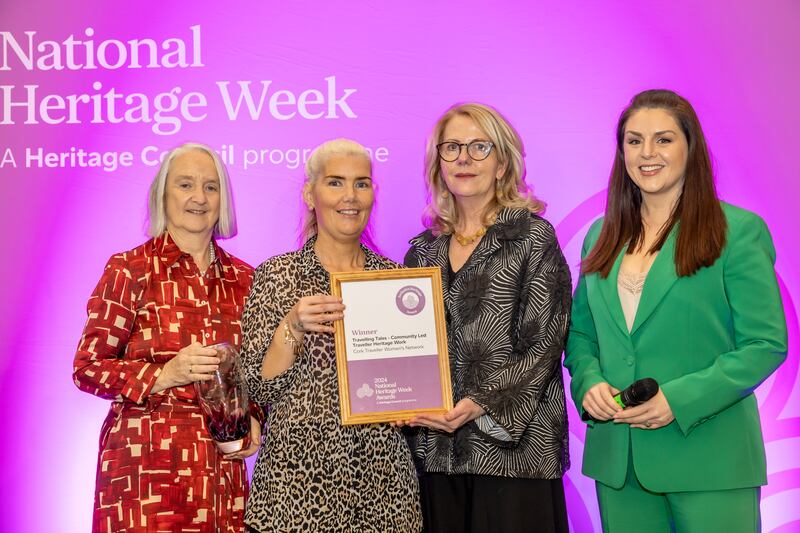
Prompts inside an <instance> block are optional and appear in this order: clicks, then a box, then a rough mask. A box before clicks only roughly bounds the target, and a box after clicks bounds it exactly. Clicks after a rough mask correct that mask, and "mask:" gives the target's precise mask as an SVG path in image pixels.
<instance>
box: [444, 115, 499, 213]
mask: <svg viewBox="0 0 800 533" xmlns="http://www.w3.org/2000/svg"><path fill="white" fill-rule="evenodd" d="M476 140H482V141H489V140H490V139H489V136H488V135H486V133H485V132H484V131H483V130H481V128H479V127H478V125H477V124H476V123H475V121H474V120H472V119H471V118H470V117H468V116H465V115H455V116H454V117H453V118H451V119H450V120H449V121H448V122H447V125H446V126H445V128H444V131H443V132H442V138H441V140H440V142H446V141H452V142H455V143H464V144H468V143H470V142H472V141H476ZM440 165H441V171H442V178H443V179H444V182H445V184H446V185H447V189H448V190H449V191H450V193H451V194H452V195H453V198H454V199H455V201H456V203H457V204H459V205H464V204H465V203H470V204H471V205H473V206H476V207H482V206H485V205H487V204H488V203H489V202H490V201H491V200H492V199H493V198H494V195H495V189H494V188H495V181H496V180H498V179H500V178H501V177H502V176H503V173H504V172H505V167H504V166H503V165H501V164H500V162H499V161H498V159H497V153H496V150H492V152H491V153H490V154H489V157H487V158H486V159H484V160H482V161H475V160H474V159H472V158H471V157H470V156H469V154H467V149H466V147H462V148H461V154H460V155H459V156H458V159H456V160H455V161H452V162H447V161H444V160H441V159H440Z"/></svg>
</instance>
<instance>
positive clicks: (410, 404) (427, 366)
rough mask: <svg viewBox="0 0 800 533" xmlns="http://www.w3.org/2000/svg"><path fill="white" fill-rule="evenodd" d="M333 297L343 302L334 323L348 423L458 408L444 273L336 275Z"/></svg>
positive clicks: (341, 396)
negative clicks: (341, 314)
mask: <svg viewBox="0 0 800 533" xmlns="http://www.w3.org/2000/svg"><path fill="white" fill-rule="evenodd" d="M331 292H332V293H333V295H334V296H339V297H340V298H342V300H343V301H344V304H345V311H344V319H343V320H337V321H336V322H335V323H334V326H335V328H336V334H335V339H336V365H337V371H338V374H339V376H338V377H339V403H340V406H341V414H342V424H344V425H350V424H370V423H374V422H392V421H395V420H407V419H409V418H411V417H412V416H414V415H417V414H420V413H437V412H438V413H444V412H447V411H449V410H450V409H452V408H453V393H452V387H451V384H450V362H449V359H448V355H447V330H446V328H445V320H444V300H443V299H442V280H441V271H440V270H439V269H438V268H404V269H396V270H368V271H360V272H335V273H331Z"/></svg>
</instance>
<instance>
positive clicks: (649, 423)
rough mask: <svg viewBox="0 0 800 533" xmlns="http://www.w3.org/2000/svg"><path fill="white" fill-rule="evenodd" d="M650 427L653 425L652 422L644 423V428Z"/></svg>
mask: <svg viewBox="0 0 800 533" xmlns="http://www.w3.org/2000/svg"><path fill="white" fill-rule="evenodd" d="M652 425H653V423H652V422H650V421H649V420H648V421H647V422H645V423H644V427H646V428H649V427H651V426H652Z"/></svg>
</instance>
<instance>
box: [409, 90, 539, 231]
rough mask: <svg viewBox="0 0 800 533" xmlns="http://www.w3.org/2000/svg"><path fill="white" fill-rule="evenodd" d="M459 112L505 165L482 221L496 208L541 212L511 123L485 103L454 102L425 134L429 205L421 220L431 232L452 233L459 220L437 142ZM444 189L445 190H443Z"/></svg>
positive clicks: (517, 135) (488, 220)
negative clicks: (427, 136) (484, 135)
mask: <svg viewBox="0 0 800 533" xmlns="http://www.w3.org/2000/svg"><path fill="white" fill-rule="evenodd" d="M457 115H460V116H464V117H468V118H470V119H472V120H473V121H474V122H475V124H476V125H477V126H478V127H479V128H480V129H481V130H483V132H484V133H486V136H487V137H488V138H489V139H488V140H490V141H491V142H492V143H493V144H494V150H495V154H496V157H497V161H498V162H499V163H500V165H501V166H502V167H505V171H504V172H503V175H502V177H501V178H500V179H499V180H498V181H497V182H496V186H495V189H494V191H495V194H494V197H493V198H492V200H491V201H490V202H489V204H488V205H487V206H486V208H485V209H484V212H483V222H484V224H486V225H488V224H489V223H490V217H491V215H492V214H493V213H494V212H495V211H496V210H497V209H498V208H504V207H509V208H516V209H527V210H528V211H530V212H532V213H542V212H543V211H544V208H545V204H544V202H542V201H541V200H538V199H537V198H536V197H535V196H534V195H533V192H532V191H531V190H530V188H529V187H528V184H527V183H525V179H524V178H525V161H524V159H523V158H524V156H525V149H524V148H523V146H522V140H521V139H520V137H519V134H518V133H517V131H516V130H515V129H514V127H513V126H512V125H511V124H509V122H508V121H507V120H506V119H505V118H504V117H503V115H501V114H500V113H499V112H498V111H497V110H496V109H494V108H492V107H489V106H487V105H484V104H477V103H466V104H455V105H454V106H452V107H451V108H450V109H448V110H447V111H446V112H445V113H444V115H442V116H441V118H439V120H438V121H437V122H436V125H435V126H434V127H433V132H432V133H431V136H430V137H429V138H428V146H427V150H426V153H425V187H426V188H427V190H428V205H427V207H426V208H425V213H424V215H423V223H424V224H425V226H426V227H428V228H430V229H432V230H433V232H434V234H436V235H438V234H441V233H453V231H454V228H455V226H456V224H457V223H458V209H456V203H455V200H454V199H453V195H452V194H449V191H448V190H447V185H446V184H445V182H444V178H443V177H442V166H441V161H440V160H439V152H438V150H437V148H436V145H437V144H439V143H440V142H442V135H443V134H444V129H445V128H446V127H447V123H448V122H449V121H450V119H452V118H453V117H455V116H457ZM444 193H447V194H444Z"/></svg>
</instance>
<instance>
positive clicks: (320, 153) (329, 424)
mask: <svg viewBox="0 0 800 533" xmlns="http://www.w3.org/2000/svg"><path fill="white" fill-rule="evenodd" d="M371 170H372V169H371V163H370V158H369V154H368V153H367V152H366V150H365V149H364V148H363V147H362V146H361V145H359V144H357V143H355V142H353V141H348V140H344V139H339V140H335V141H329V142H327V143H325V144H323V145H321V146H320V147H318V148H317V149H316V150H315V151H314V152H313V153H312V155H311V157H310V159H309V160H308V163H307V165H306V176H307V180H308V181H307V183H306V185H305V187H304V190H303V199H304V201H305V203H306V205H307V206H308V212H307V220H306V227H305V231H304V233H305V236H306V237H308V238H307V241H306V243H305V245H304V246H303V247H302V249H300V250H298V251H295V252H289V253H286V254H283V255H280V256H277V257H273V258H272V259H269V260H267V261H266V262H264V263H263V264H262V265H261V266H260V267H258V269H257V270H256V274H255V279H254V283H253V289H252V292H251V293H250V297H249V299H248V301H247V306H246V308H245V311H244V315H243V317H242V330H243V342H242V354H243V362H244V369H245V376H246V380H247V385H248V389H249V392H250V397H251V398H252V399H254V400H255V401H256V402H258V403H262V404H269V405H270V411H269V430H268V432H267V433H266V436H265V441H264V445H263V447H262V449H261V452H260V453H259V456H258V460H257V462H256V468H255V472H254V474H253V483H252V489H251V493H250V498H249V500H248V503H247V512H246V517H245V521H246V523H247V525H248V526H249V527H251V528H253V529H254V530H256V531H260V532H267V531H320V532H329V531H330V532H333V531H358V532H365V531H376V532H378V531H380V532H384V531H393V532H395V531H396V532H417V531H419V530H420V529H421V513H420V504H419V488H418V485H417V478H416V474H415V471H414V466H413V462H412V459H411V453H410V451H409V449H408V447H407V444H406V442H405V439H404V438H403V435H402V434H401V432H400V430H398V429H397V428H394V427H391V426H390V425H389V424H371V425H359V426H342V425H341V423H340V415H339V392H338V383H337V377H336V355H335V352H334V343H333V335H332V333H333V327H332V326H331V322H332V321H333V320H338V319H340V318H341V317H342V316H343V315H342V313H343V310H344V305H342V303H341V300H340V299H338V298H335V297H333V296H330V282H329V277H328V272H336V271H351V270H362V269H366V270H374V269H386V268H397V267H399V265H397V264H396V263H393V262H392V261H390V260H388V259H386V258H384V257H381V256H379V255H377V254H375V253H374V252H372V251H371V250H370V249H369V248H367V247H366V246H363V245H361V244H360V243H361V241H362V240H365V241H367V242H369V240H368V236H366V235H364V228H365V227H366V226H367V222H368V220H369V215H370V211H371V209H372V205H373V201H374V191H373V188H372V180H371V177H370V176H371ZM362 237H364V238H363V239H362Z"/></svg>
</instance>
